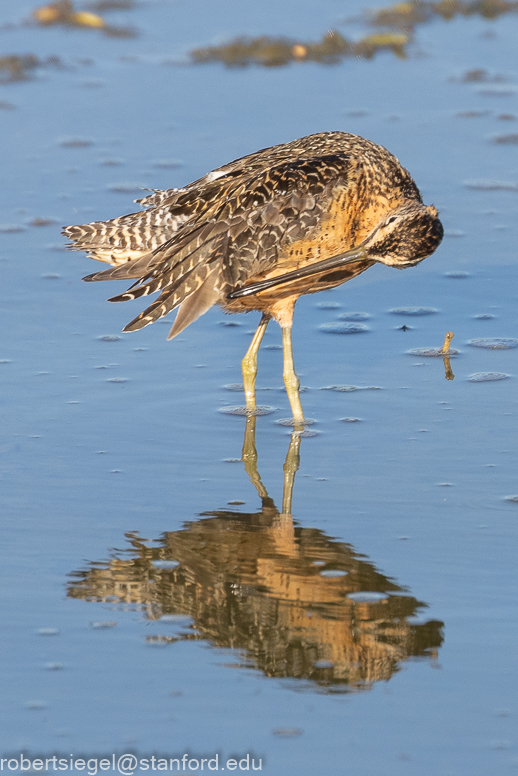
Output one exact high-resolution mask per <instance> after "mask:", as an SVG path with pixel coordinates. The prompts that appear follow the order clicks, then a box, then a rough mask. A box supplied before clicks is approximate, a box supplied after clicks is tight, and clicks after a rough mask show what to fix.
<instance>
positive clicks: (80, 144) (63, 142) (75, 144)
mask: <svg viewBox="0 0 518 776" xmlns="http://www.w3.org/2000/svg"><path fill="white" fill-rule="evenodd" d="M58 142H59V145H60V146H62V147H63V148H88V146H91V145H93V142H94V141H93V140H92V139H91V138H89V137H62V138H60V140H59V141H58Z"/></svg>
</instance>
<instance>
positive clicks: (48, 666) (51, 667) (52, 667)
mask: <svg viewBox="0 0 518 776" xmlns="http://www.w3.org/2000/svg"><path fill="white" fill-rule="evenodd" d="M43 667H44V668H45V670H46V671H62V670H63V669H64V667H65V666H64V664H63V663H45V665H44V666H43Z"/></svg>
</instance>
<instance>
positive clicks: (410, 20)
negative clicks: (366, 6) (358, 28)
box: [368, 0, 518, 30]
mask: <svg viewBox="0 0 518 776" xmlns="http://www.w3.org/2000/svg"><path fill="white" fill-rule="evenodd" d="M516 11H518V2H508V0H473V2H464V0H438V2H408V3H396V4H395V5H392V6H389V7H388V8H380V9H378V10H376V11H371V12H370V13H369V15H368V20H369V24H371V25H373V26H374V27H392V28H394V27H398V28H400V29H403V30H413V29H414V28H415V27H416V26H417V25H418V24H424V23H425V22H429V21H432V19H433V18H434V17H437V16H439V17H441V18H442V19H445V20H446V21H450V20H451V19H454V18H455V17H456V16H466V17H467V16H482V17H483V18H484V19H496V18H497V17H498V16H502V14H505V13H516Z"/></svg>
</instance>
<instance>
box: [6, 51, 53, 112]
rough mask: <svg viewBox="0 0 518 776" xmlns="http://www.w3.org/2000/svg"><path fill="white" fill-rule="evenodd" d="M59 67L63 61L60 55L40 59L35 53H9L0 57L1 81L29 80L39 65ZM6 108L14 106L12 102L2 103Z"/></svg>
mask: <svg viewBox="0 0 518 776" xmlns="http://www.w3.org/2000/svg"><path fill="white" fill-rule="evenodd" d="M49 65H50V66H54V67H59V66H60V65H61V62H60V60H59V58H58V57H47V59H39V57H37V56H35V55H34V54H23V55H19V54H9V55H8V56H5V57H0V83H9V82H10V81H27V79H29V78H31V76H32V75H33V73H34V70H36V68H38V67H48V66H49ZM2 107H3V108H4V109H5V110H9V109H10V108H14V105H10V103H7V102H6V103H2Z"/></svg>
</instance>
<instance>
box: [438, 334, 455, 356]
mask: <svg viewBox="0 0 518 776" xmlns="http://www.w3.org/2000/svg"><path fill="white" fill-rule="evenodd" d="M454 336H455V334H454V333H453V332H452V331H447V332H446V336H445V338H444V345H443V346H442V351H441V352H442V353H444V354H448V353H449V352H450V342H451V341H452V339H453V338H454Z"/></svg>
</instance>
